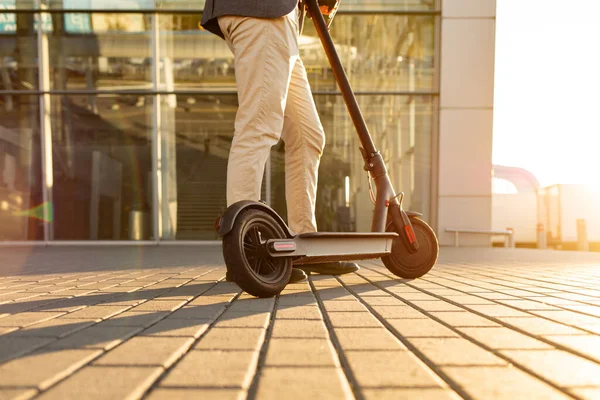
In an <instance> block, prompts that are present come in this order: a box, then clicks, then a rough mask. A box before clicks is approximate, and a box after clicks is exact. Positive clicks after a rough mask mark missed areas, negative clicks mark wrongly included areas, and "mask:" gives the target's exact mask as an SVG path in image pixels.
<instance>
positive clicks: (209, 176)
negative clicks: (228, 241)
mask: <svg viewBox="0 0 600 400" xmlns="http://www.w3.org/2000/svg"><path fill="white" fill-rule="evenodd" d="M236 111H237V96H236V95H222V96H211V95H182V94H178V95H175V94H173V95H168V96H161V135H162V146H161V147H162V159H161V160H160V162H159V165H161V166H162V168H161V183H162V185H161V186H162V193H163V196H162V198H163V202H162V210H161V215H162V229H163V232H162V239H164V240H175V239H177V240H201V239H217V235H216V233H215V229H214V223H215V220H216V218H217V216H219V215H221V214H222V213H223V211H225V208H226V195H225V194H226V190H225V188H226V184H227V158H228V156H229V148H230V147H231V140H232V138H233V131H234V120H235V113H236ZM263 190H264V185H263Z"/></svg>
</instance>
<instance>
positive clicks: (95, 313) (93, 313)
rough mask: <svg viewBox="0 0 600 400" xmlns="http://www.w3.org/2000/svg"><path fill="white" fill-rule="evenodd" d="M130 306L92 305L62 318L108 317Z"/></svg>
mask: <svg viewBox="0 0 600 400" xmlns="http://www.w3.org/2000/svg"><path fill="white" fill-rule="evenodd" d="M128 308H130V307H129V306H91V307H86V308H84V309H82V310H78V311H75V312H72V313H69V314H65V315H64V316H63V317H62V318H68V319H72V318H73V319H74V318H91V319H108V318H110V317H112V316H113V315H117V314H120V313H122V312H123V311H126V310H127V309H128Z"/></svg>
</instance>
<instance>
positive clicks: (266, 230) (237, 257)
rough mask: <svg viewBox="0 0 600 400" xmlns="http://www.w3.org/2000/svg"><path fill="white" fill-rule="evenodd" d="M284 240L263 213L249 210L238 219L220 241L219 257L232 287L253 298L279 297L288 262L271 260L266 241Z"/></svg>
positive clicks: (288, 271)
mask: <svg viewBox="0 0 600 400" xmlns="http://www.w3.org/2000/svg"><path fill="white" fill-rule="evenodd" d="M285 238H286V234H285V232H284V231H283V229H282V227H281V226H280V225H279V223H278V222H277V221H276V220H275V218H273V217H272V216H271V215H269V214H268V213H266V212H264V211H261V210H255V209H249V210H246V211H243V212H242V213H241V214H240V215H238V217H237V218H236V220H235V224H234V225H233V229H231V231H230V232H229V233H228V234H226V235H225V236H224V237H223V257H224V258H225V264H226V265H227V271H228V273H229V275H230V276H231V277H232V278H233V280H234V281H235V283H237V284H238V285H239V286H240V288H242V289H243V290H244V291H246V292H248V293H250V294H251V295H253V296H256V297H273V296H275V295H277V294H279V293H280V292H281V291H282V290H283V288H285V286H286V285H287V284H288V282H289V280H290V276H291V274H292V260H291V259H290V258H288V257H277V258H275V257H271V255H270V254H269V252H268V249H267V241H268V240H269V239H285Z"/></svg>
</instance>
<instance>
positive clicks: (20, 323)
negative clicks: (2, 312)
mask: <svg viewBox="0 0 600 400" xmlns="http://www.w3.org/2000/svg"><path fill="white" fill-rule="evenodd" d="M63 314H64V313H55V312H24V313H20V314H15V315H11V316H9V317H4V318H0V327H24V326H28V325H33V324H37V323H40V322H44V321H47V320H49V319H52V318H56V317H60V316H61V315H63Z"/></svg>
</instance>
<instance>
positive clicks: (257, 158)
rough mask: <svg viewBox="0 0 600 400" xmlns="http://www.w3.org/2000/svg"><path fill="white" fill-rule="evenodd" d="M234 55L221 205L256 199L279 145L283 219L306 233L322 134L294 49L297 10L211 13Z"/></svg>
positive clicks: (312, 216)
mask: <svg viewBox="0 0 600 400" xmlns="http://www.w3.org/2000/svg"><path fill="white" fill-rule="evenodd" d="M218 21H219V26H220V28H221V30H222V31H223V34H224V36H225V39H226V41H227V44H228V45H229V48H230V49H231V51H232V52H233V55H234V57H235V78H236V82H237V90H238V101H239V109H238V112H237V115H236V118H235V133H234V136H233V143H232V144H231V151H230V153H229V164H228V168H227V205H228V206H229V205H231V204H233V203H235V202H237V201H240V200H255V201H256V200H259V199H260V187H261V183H262V178H263V175H264V170H265V163H266V161H267V158H268V157H269V153H270V150H271V147H272V146H273V145H275V144H277V142H278V141H279V138H280V137H281V138H282V139H283V141H284V143H285V186H286V190H285V195H286V201H287V209H288V225H289V227H290V229H291V230H292V231H294V232H296V233H304V232H314V231H316V230H317V226H316V221H315V201H316V196H317V173H318V169H319V161H320V159H321V154H322V152H323V147H324V146H325V133H324V132H323V127H322V125H321V122H320V120H319V115H318V114H317V109H316V107H315V103H314V100H313V97H312V94H311V91H310V86H309V84H308V78H307V75H306V70H305V68H304V64H302V61H301V60H300V57H299V52H298V8H296V9H294V11H292V12H291V13H290V14H288V15H286V16H284V17H281V18H276V19H260V18H248V17H238V16H224V17H219V20H218Z"/></svg>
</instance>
